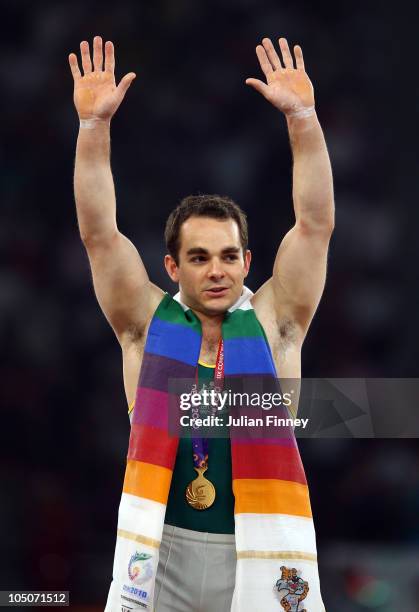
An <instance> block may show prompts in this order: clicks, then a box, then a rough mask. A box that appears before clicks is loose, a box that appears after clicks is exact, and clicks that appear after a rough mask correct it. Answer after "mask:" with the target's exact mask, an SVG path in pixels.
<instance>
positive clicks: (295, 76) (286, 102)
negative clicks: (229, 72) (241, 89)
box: [246, 38, 314, 115]
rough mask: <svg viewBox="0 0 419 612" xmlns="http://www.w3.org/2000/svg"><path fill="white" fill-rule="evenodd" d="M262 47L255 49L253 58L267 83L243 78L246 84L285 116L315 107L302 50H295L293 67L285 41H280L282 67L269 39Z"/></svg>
mask: <svg viewBox="0 0 419 612" xmlns="http://www.w3.org/2000/svg"><path fill="white" fill-rule="evenodd" d="M262 45H263V46H262ZM262 45H258V46H257V47H256V55H257V56H258V60H259V64H260V67H261V68H262V71H263V73H264V75H265V77H266V81H267V83H264V82H263V81H260V80H259V79H246V85H250V86H251V87H253V88H254V89H256V91H258V92H259V93H261V94H262V95H263V96H264V97H265V98H266V99H267V100H269V102H270V103H271V104H273V105H274V106H275V107H276V108H278V109H279V110H280V111H282V112H283V113H284V114H285V115H292V114H294V113H297V114H298V113H299V112H301V111H303V112H304V109H307V108H309V107H314V91H313V85H312V84H311V81H310V79H309V78H308V76H307V73H306V71H305V69H304V59H303V52H302V49H301V47H300V46H299V45H295V47H294V54H295V62H296V68H294V63H293V57H292V55H291V52H290V50H289V47H288V43H287V40H286V38H280V39H279V47H280V49H281V53H282V60H283V63H284V66H285V68H284V67H283V66H282V64H281V60H280V59H279V57H278V55H277V52H276V51H275V47H274V46H273V44H272V42H271V40H270V38H264V39H263V40H262Z"/></svg>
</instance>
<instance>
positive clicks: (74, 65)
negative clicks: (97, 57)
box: [68, 53, 81, 81]
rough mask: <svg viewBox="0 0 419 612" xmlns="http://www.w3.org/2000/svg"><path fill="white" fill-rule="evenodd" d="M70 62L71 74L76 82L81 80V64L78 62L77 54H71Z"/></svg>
mask: <svg viewBox="0 0 419 612" xmlns="http://www.w3.org/2000/svg"><path fill="white" fill-rule="evenodd" d="M68 61H69V63H70V68H71V74H72V75H73V79H74V81H77V80H78V79H80V78H81V73H80V68H79V64H78V62H77V55H76V54H75V53H70V55H69V56H68Z"/></svg>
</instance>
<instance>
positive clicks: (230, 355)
mask: <svg viewBox="0 0 419 612" xmlns="http://www.w3.org/2000/svg"><path fill="white" fill-rule="evenodd" d="M224 351H225V360H224V369H225V370H224V371H225V374H226V375H227V376H230V375H234V374H271V375H272V376H276V372H275V368H274V365H273V361H272V356H271V353H270V350H268V348H267V344H266V342H265V339H264V338H230V339H227V340H224Z"/></svg>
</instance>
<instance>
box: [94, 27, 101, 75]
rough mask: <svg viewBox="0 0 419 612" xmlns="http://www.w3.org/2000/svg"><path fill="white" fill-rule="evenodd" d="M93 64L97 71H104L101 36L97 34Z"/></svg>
mask: <svg viewBox="0 0 419 612" xmlns="http://www.w3.org/2000/svg"><path fill="white" fill-rule="evenodd" d="M93 66H94V67H95V72H102V66H103V50H102V37H101V36H95V37H94V39H93Z"/></svg>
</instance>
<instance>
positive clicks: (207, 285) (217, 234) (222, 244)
mask: <svg viewBox="0 0 419 612" xmlns="http://www.w3.org/2000/svg"><path fill="white" fill-rule="evenodd" d="M250 259H251V254H250V251H246V257H245V258H243V249H242V246H241V242H240V233H239V228H238V225H237V223H236V222H235V221H234V220H233V219H214V218H212V217H189V219H187V220H186V221H185V222H184V223H183V224H182V227H181V230H180V249H179V257H178V260H179V265H176V262H175V261H174V259H173V258H172V257H170V255H166V258H165V266H166V270H167V272H168V274H169V276H170V278H171V279H172V280H173V281H174V282H176V283H179V285H180V290H181V298H182V301H184V302H185V303H186V304H187V305H188V306H189V307H190V308H192V309H193V310H197V311H198V312H202V313H203V314H207V315H216V314H221V313H224V312H226V310H228V309H229V308H230V306H232V305H233V304H234V302H236V300H237V299H238V298H239V297H240V295H241V293H242V290H243V281H244V279H245V278H246V276H247V274H248V272H249V266H250Z"/></svg>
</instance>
